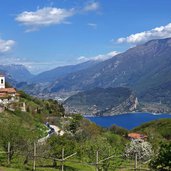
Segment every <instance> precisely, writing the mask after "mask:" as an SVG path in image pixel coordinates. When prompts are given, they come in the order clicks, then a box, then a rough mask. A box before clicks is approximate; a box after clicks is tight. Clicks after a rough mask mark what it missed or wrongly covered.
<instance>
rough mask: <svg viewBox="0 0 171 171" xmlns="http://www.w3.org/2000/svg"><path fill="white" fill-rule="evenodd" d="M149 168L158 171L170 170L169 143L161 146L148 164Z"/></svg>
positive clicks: (170, 145) (170, 150)
mask: <svg viewBox="0 0 171 171" xmlns="http://www.w3.org/2000/svg"><path fill="white" fill-rule="evenodd" d="M150 168H151V169H154V170H158V171H167V170H168V171H169V170H171V142H169V143H163V144H161V146H160V149H159V153H158V154H157V156H155V157H154V158H153V159H152V160H151V162H150Z"/></svg>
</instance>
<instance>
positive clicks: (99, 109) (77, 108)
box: [64, 87, 138, 115]
mask: <svg viewBox="0 0 171 171" xmlns="http://www.w3.org/2000/svg"><path fill="white" fill-rule="evenodd" d="M137 105H138V100H137V98H136V97H135V95H134V93H133V92H132V91H131V90H130V89H128V88H123V87H118V88H106V89H104V88H95V89H92V90H88V91H84V92H80V93H78V94H76V95H73V96H71V97H69V98H68V99H67V100H66V101H65V102H64V106H65V109H66V111H68V112H70V113H81V114H84V115H105V114H106V115H109V114H111V115H114V114H118V113H123V112H132V111H134V110H136V108H137Z"/></svg>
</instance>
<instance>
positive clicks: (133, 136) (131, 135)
mask: <svg viewBox="0 0 171 171" xmlns="http://www.w3.org/2000/svg"><path fill="white" fill-rule="evenodd" d="M128 138H129V139H131V140H132V139H142V140H146V139H147V135H144V134H139V133H134V132H132V133H129V134H128Z"/></svg>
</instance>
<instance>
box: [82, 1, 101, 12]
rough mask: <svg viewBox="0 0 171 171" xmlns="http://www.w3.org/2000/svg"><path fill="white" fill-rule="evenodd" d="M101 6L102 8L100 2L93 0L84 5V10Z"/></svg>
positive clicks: (93, 9)
mask: <svg viewBox="0 0 171 171" xmlns="http://www.w3.org/2000/svg"><path fill="white" fill-rule="evenodd" d="M99 8H100V4H99V3H98V2H91V3H88V4H87V5H86V6H85V7H84V11H96V10H98V9H99Z"/></svg>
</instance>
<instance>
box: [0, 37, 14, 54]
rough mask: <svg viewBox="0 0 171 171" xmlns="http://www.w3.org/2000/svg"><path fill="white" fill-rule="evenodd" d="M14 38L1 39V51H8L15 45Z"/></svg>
mask: <svg viewBox="0 0 171 171" xmlns="http://www.w3.org/2000/svg"><path fill="white" fill-rule="evenodd" d="M14 44H15V41H14V40H2V39H0V53H4V52H8V51H10V50H11V48H12V47H13V46H14Z"/></svg>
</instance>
